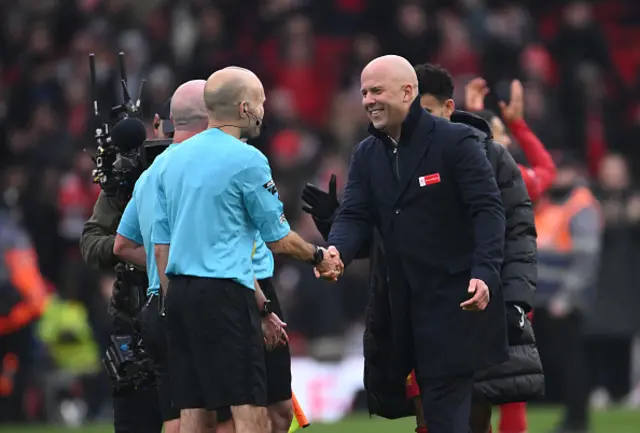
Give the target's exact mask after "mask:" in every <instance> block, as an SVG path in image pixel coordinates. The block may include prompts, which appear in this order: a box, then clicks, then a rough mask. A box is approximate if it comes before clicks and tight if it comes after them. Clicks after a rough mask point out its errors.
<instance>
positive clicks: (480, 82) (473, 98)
mask: <svg viewBox="0 0 640 433" xmlns="http://www.w3.org/2000/svg"><path fill="white" fill-rule="evenodd" d="M488 94H489V87H487V82H486V81H485V80H484V79H483V78H480V77H478V78H474V79H473V80H471V81H469V83H467V85H466V86H465V87H464V108H465V109H466V110H467V111H482V110H484V97H485V96H487V95H488Z"/></svg>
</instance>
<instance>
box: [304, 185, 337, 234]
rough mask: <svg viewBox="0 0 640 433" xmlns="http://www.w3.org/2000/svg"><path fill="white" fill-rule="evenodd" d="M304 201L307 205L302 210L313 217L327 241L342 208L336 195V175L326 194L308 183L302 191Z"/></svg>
mask: <svg viewBox="0 0 640 433" xmlns="http://www.w3.org/2000/svg"><path fill="white" fill-rule="evenodd" d="M302 200H303V201H304V202H305V203H306V205H304V206H302V210H303V211H305V212H306V213H308V214H310V215H311V216H312V217H313V222H315V223H316V227H317V228H318V231H319V232H320V234H322V237H323V238H324V239H325V240H326V239H327V238H328V237H329V232H330V231H331V224H332V223H333V219H334V217H335V214H336V212H337V210H338V209H339V208H340V202H339V201H338V197H337V193H336V175H335V174H332V175H331V180H329V192H325V191H323V190H321V189H320V188H318V187H317V186H315V185H313V184H311V183H308V184H307V185H306V186H305V187H304V190H303V191H302Z"/></svg>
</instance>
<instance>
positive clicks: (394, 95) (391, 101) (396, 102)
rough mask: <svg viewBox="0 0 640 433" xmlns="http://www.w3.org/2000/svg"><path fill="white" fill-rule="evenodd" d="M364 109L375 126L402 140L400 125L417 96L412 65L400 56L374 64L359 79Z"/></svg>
mask: <svg viewBox="0 0 640 433" xmlns="http://www.w3.org/2000/svg"><path fill="white" fill-rule="evenodd" d="M360 87H361V91H362V105H363V106H364V108H365V110H366V111H367V114H368V116H369V119H370V120H371V122H372V123H373V126H374V127H375V128H377V129H379V130H382V131H385V132H388V133H391V134H393V137H396V136H399V131H400V128H401V124H402V122H403V121H404V119H405V118H406V116H407V114H408V113H409V108H410V107H411V103H412V102H413V101H414V100H415V98H416V97H417V96H418V76H417V75H416V71H415V69H414V68H413V66H411V63H409V62H408V61H407V59H405V58H404V57H400V56H382V57H378V58H377V59H374V60H372V61H371V62H370V63H369V64H368V65H367V66H365V68H364V69H363V70H362V75H361V76H360Z"/></svg>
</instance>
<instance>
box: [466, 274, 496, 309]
mask: <svg viewBox="0 0 640 433" xmlns="http://www.w3.org/2000/svg"><path fill="white" fill-rule="evenodd" d="M467 291H468V292H469V294H472V295H473V297H472V298H471V299H468V300H466V301H464V302H463V303H462V304H460V307H462V309H463V310H469V311H484V309H485V308H487V305H489V298H490V295H489V287H488V286H487V285H486V283H485V282H484V281H482V280H478V279H477V278H472V279H471V281H469V289H468V290H467Z"/></svg>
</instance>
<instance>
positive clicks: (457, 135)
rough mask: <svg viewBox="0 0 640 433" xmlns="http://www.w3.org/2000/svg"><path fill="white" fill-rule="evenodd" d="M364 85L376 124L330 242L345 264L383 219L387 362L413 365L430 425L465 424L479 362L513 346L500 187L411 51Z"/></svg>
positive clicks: (383, 62) (395, 367)
mask: <svg viewBox="0 0 640 433" xmlns="http://www.w3.org/2000/svg"><path fill="white" fill-rule="evenodd" d="M361 85H362V94H363V105H364V108H365V109H366V111H367V113H368V115H369V118H370V120H371V121H372V124H371V126H370V128H369V132H370V134H371V136H370V137H369V138H367V139H365V140H364V141H362V142H361V143H360V144H359V145H358V146H357V147H356V149H355V152H354V154H353V157H352V160H351V167H350V170H349V178H348V181H347V185H346V189H345V195H344V200H343V202H342V204H341V206H340V210H339V212H338V215H337V217H336V219H335V221H334V222H333V225H332V228H331V232H330V234H329V240H328V242H329V244H330V245H331V247H330V251H331V252H332V254H339V257H340V258H341V259H342V261H343V262H344V263H345V265H348V264H349V262H350V261H351V260H352V259H353V258H354V257H355V256H356V254H357V253H358V251H359V250H360V249H361V248H362V247H363V246H364V244H365V242H366V241H367V239H368V238H369V236H370V234H371V230H372V228H373V227H376V228H377V229H378V231H379V232H380V234H381V237H382V243H383V246H384V249H385V252H386V253H387V257H386V258H387V260H386V265H387V266H386V268H387V280H388V281H389V295H390V296H389V300H390V311H391V317H392V323H393V325H392V326H391V328H392V334H393V337H392V341H393V352H394V360H393V361H394V362H393V363H392V365H391V367H390V370H389V374H392V375H396V374H397V375H399V377H402V378H406V377H407V375H408V374H409V372H410V371H411V370H412V368H414V369H415V372H416V378H417V382H418V384H419V385H420V395H421V398H422V407H423V412H424V415H425V421H426V425H427V428H428V429H429V431H430V432H431V433H445V432H446V433H467V432H468V429H469V416H470V410H471V396H472V385H473V375H474V373H475V372H476V371H478V370H481V369H483V368H488V367H491V366H493V365H496V364H499V363H502V362H504V361H506V360H507V358H508V356H507V336H506V323H505V312H504V301H503V296H502V285H501V280H500V269H501V267H502V260H503V254H504V253H503V252H504V232H505V216H504V208H503V206H502V201H501V196H500V191H499V189H498V185H497V183H496V180H495V177H494V175H493V172H492V169H491V166H490V164H489V161H488V160H487V158H486V155H485V153H484V150H483V147H482V145H481V143H480V141H479V137H478V135H477V134H476V133H475V132H474V130H473V129H471V128H469V127H468V126H466V125H461V124H456V123H451V122H449V121H447V120H446V119H441V118H438V117H435V116H433V115H431V114H429V113H428V112H427V111H425V110H424V109H422V107H421V106H420V98H419V97H418V79H417V76H416V73H415V71H414V69H413V67H412V66H411V65H410V64H409V63H408V62H407V61H406V59H403V58H401V57H398V56H384V57H381V58H378V59H375V60H373V61H372V62H371V63H370V64H369V65H367V67H365V69H364V70H363V72H362V76H361ZM321 276H323V275H321ZM489 300H491V302H489Z"/></svg>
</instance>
